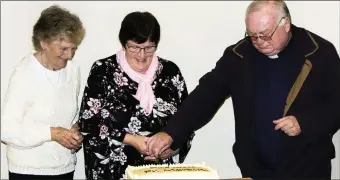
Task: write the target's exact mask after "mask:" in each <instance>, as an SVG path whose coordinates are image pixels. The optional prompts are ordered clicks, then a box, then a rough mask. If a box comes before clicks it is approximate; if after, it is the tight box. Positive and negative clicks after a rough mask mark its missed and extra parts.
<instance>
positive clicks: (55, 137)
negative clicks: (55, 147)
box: [51, 127, 79, 150]
mask: <svg viewBox="0 0 340 180" xmlns="http://www.w3.org/2000/svg"><path fill="white" fill-rule="evenodd" d="M51 140H52V141H56V142H57V143H59V144H61V145H62V146H64V147H66V148H68V149H71V150H72V149H78V144H79V143H78V141H77V140H76V139H75V138H74V137H73V132H72V131H71V130H68V129H65V128H63V127H51Z"/></svg>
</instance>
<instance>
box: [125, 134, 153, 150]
mask: <svg viewBox="0 0 340 180" xmlns="http://www.w3.org/2000/svg"><path fill="white" fill-rule="evenodd" d="M148 139H149V138H148V137H145V136H140V135H131V134H126V135H125V138H124V141H123V142H124V143H125V144H129V145H131V146H133V147H134V148H135V149H137V150H138V152H139V153H141V154H144V155H149V153H148V148H147V146H146V142H147V141H148Z"/></svg>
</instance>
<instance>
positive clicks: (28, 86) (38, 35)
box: [1, 6, 85, 179]
mask: <svg viewBox="0 0 340 180" xmlns="http://www.w3.org/2000/svg"><path fill="white" fill-rule="evenodd" d="M84 35H85V30H84V28H83V25H82V22H81V21H80V19H79V18H78V17H77V16H76V15H74V14H71V13H70V12H69V11H68V10H66V9H63V8H61V7H58V6H51V7H49V8H47V9H45V10H43V11H42V13H41V16H40V18H39V19H38V21H37V22H36V24H35V26H34V28H33V37H32V41H33V46H34V48H35V50H36V52H35V53H33V54H31V55H28V56H27V57H25V58H24V59H23V60H22V61H21V62H20V63H19V64H18V65H17V66H16V68H15V69H14V71H13V73H12V75H11V78H10V82H9V86H8V89H7V94H6V98H5V103H4V107H3V111H2V126H1V128H2V131H1V132H2V134H1V140H2V141H3V142H5V143H6V144H7V159H8V168H9V179H73V172H74V169H75V164H76V154H75V153H74V151H75V150H77V149H79V147H80V145H81V143H82V137H81V135H80V134H79V132H78V126H77V124H75V122H77V119H78V118H77V115H78V107H77V102H78V100H77V99H78V94H79V87H80V81H79V78H80V77H79V68H77V67H76V66H75V65H74V64H72V63H71V62H70V61H69V60H71V59H72V58H73V56H74V54H75V51H76V50H77V47H78V45H79V44H80V43H81V41H82V39H83V37H84Z"/></svg>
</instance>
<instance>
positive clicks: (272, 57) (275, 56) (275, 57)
mask: <svg viewBox="0 0 340 180" xmlns="http://www.w3.org/2000/svg"><path fill="white" fill-rule="evenodd" d="M268 57H269V58H270V59H277V58H279V56H278V55H277V54H275V55H272V56H268Z"/></svg>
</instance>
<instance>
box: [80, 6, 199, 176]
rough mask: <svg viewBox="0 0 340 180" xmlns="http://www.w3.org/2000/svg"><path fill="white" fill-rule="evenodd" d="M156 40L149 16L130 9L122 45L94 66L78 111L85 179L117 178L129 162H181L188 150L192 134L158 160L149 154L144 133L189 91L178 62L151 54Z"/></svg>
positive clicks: (157, 34) (160, 121) (156, 26)
mask: <svg viewBox="0 0 340 180" xmlns="http://www.w3.org/2000/svg"><path fill="white" fill-rule="evenodd" d="M159 39H160V26H159V24H158V22H157V20H156V18H155V17H154V16H153V15H152V14H150V13H148V12H133V13H130V14H128V15H127V16H126V17H125V18H124V20H123V22H122V24H121V29H120V32H119V40H120V43H121V45H122V49H121V50H119V51H118V52H117V53H116V54H114V55H112V56H110V57H106V58H103V59H100V60H98V61H96V62H95V63H94V64H93V66H92V68H91V71H90V75H89V77H88V80H87V85H86V86H85V90H84V96H83V99H82V104H81V109H80V114H79V118H80V119H79V127H80V131H81V133H82V134H83V136H84V141H83V145H84V155H85V170H86V176H87V178H88V179H119V178H121V177H122V175H123V174H124V171H125V169H126V167H127V166H128V165H144V164H150V163H181V162H183V161H184V159H185V157H186V155H187V153H188V152H189V150H190V147H191V141H192V138H193V136H194V134H193V133H192V134H189V135H188V141H187V142H186V143H185V144H183V146H182V147H181V148H180V149H177V150H168V151H166V152H165V153H164V154H162V155H161V157H162V158H161V159H157V160H156V159H155V158H153V157H151V156H147V154H148V153H147V146H146V141H147V139H148V136H151V135H153V134H155V133H157V132H159V131H160V130H161V129H162V127H164V126H165V125H166V124H167V120H168V119H169V117H170V116H171V115H173V114H174V113H175V112H176V111H177V108H178V107H179V106H180V105H181V103H182V101H183V100H184V99H185V98H186V97H187V95H188V92H187V88H186V85H185V82H184V79H183V77H182V75H181V72H180V70H179V68H178V67H177V65H176V64H174V63H173V62H171V61H168V60H165V59H163V58H160V57H158V56H157V55H156V54H155V51H156V49H157V45H158V42H159ZM144 155H146V156H144Z"/></svg>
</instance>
